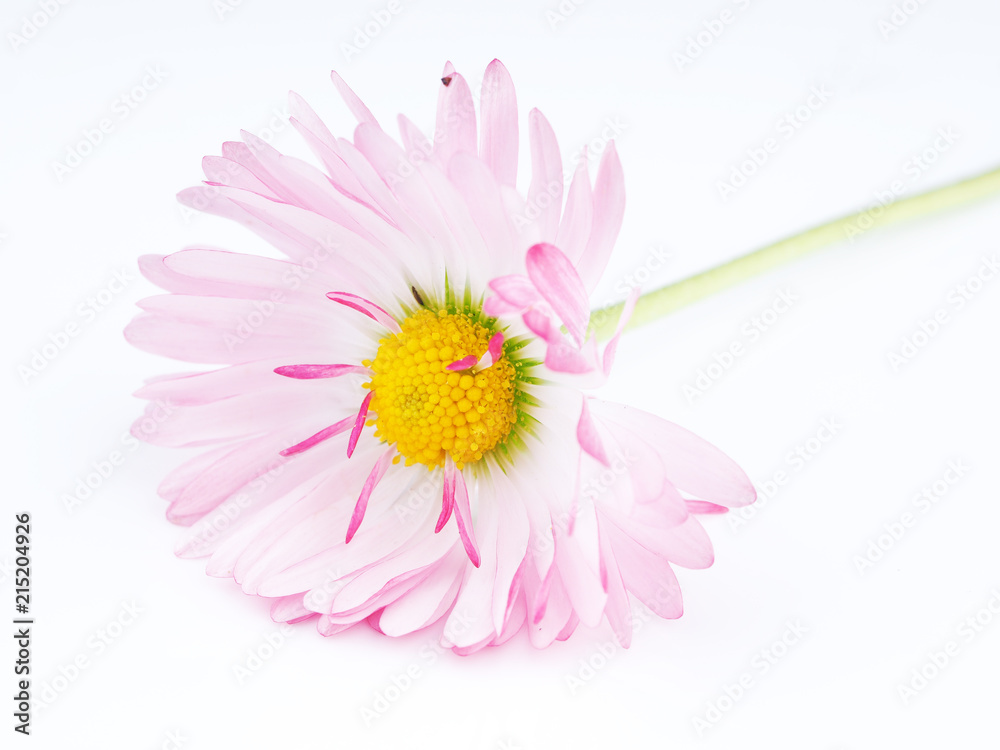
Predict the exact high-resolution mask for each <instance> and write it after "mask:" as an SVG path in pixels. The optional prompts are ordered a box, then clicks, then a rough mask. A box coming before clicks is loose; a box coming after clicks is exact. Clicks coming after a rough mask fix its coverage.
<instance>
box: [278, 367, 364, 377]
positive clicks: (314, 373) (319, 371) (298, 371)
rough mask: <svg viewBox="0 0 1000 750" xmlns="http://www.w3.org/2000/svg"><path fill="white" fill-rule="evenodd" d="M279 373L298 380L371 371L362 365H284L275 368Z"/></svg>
mask: <svg viewBox="0 0 1000 750" xmlns="http://www.w3.org/2000/svg"><path fill="white" fill-rule="evenodd" d="M274 371H275V372H276V373H277V374H278V375H284V376H285V377H286V378H295V379H296V380H314V379H317V378H336V377H339V376H341V375H347V374H349V373H352V372H359V373H370V372H371V370H369V369H368V368H367V367H361V366H360V365H283V366H282V367H276V368H274Z"/></svg>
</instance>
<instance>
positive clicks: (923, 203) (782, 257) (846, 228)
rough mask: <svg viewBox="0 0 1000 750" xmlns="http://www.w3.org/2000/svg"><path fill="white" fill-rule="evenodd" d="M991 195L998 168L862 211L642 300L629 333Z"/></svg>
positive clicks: (604, 317)
mask: <svg viewBox="0 0 1000 750" xmlns="http://www.w3.org/2000/svg"><path fill="white" fill-rule="evenodd" d="M995 192H1000V168H998V169H994V170H992V171H990V172H987V173H985V174H982V175H979V176H978V177H973V178H971V179H968V180H963V181H961V182H956V183H953V184H951V185H946V186H945V187H941V188H937V189H935V190H930V191H928V192H926V193H921V194H920V195H914V196H912V197H909V198H902V199H900V200H897V201H895V202H893V203H890V204H888V205H886V206H882V207H879V206H876V207H872V208H866V209H865V210H863V211H859V212H857V213H854V214H851V215H850V216H844V217H842V218H840V219H835V220H833V221H831V222H828V223H826V224H822V225H820V226H818V227H814V228H813V229H809V230H807V231H805V232H802V233H801V234H797V235H795V236H793V237H788V238H786V239H783V240H780V241H779V242H776V243H774V244H773V245H768V246H766V247H762V248H760V249H759V250H754V251H753V252H750V253H747V254H746V255H743V256H741V257H739V258H736V259H734V260H731V261H729V262H728V263H723V264H722V265H720V266H716V267H715V268H710V269H709V270H707V271H703V272H701V273H699V274H696V275H694V276H691V277H689V278H686V279H682V280H681V281H677V282H674V283H673V284H668V285H667V286H665V287H662V288H660V289H656V290H654V291H652V292H647V293H645V294H643V295H642V296H641V297H640V298H639V301H638V303H637V304H636V307H635V312H634V313H633V314H632V318H631V320H630V321H629V324H628V328H629V329H632V328H637V327H639V326H641V325H644V324H646V323H650V322H652V321H654V320H657V319H659V318H662V317H664V316H666V315H669V314H670V313H672V312H674V311H675V310H679V309H680V308H682V307H686V306H687V305H690V304H692V303H693V302H697V301H698V300H700V299H703V298H705V297H708V296H709V295H711V294H714V293H715V292H719V291H722V290H723V289H727V288H728V287H731V286H734V285H736V284H738V283H739V282H741V281H745V280H746V279H749V278H751V277H753V276H756V275H757V274H760V273H763V272H764V271H767V270H768V269H771V268H774V267H775V266H778V265H780V264H782V263H788V262H790V261H793V260H796V259H797V258H801V257H803V256H804V255H806V254H808V253H810V252H812V251H813V250H818V249H820V248H822V247H824V246H826V245H830V244H833V243H835V242H837V241H838V240H840V241H843V240H846V239H850V238H852V237H853V236H855V235H857V234H860V233H862V232H865V231H867V230H869V229H874V228H876V227H885V226H889V225H890V224H895V223H897V222H900V221H904V220H906V219H910V218H914V217H917V216H924V215H927V214H931V213H934V212H936V211H943V210H945V209H948V208H952V207H954V206H958V205H962V204H965V203H970V202H972V201H974V200H976V199H977V198H982V197H984V196H987V195H990V194H992V193H995ZM623 304H624V303H621V302H619V303H618V304H615V305H609V306H608V307H603V308H601V309H599V310H595V311H594V313H593V315H592V320H591V323H592V329H591V330H592V332H594V334H595V335H596V336H597V337H598V339H607V338H609V337H610V336H611V335H612V333H613V332H614V330H615V326H616V325H617V322H618V316H619V315H620V314H621V310H622V306H623Z"/></svg>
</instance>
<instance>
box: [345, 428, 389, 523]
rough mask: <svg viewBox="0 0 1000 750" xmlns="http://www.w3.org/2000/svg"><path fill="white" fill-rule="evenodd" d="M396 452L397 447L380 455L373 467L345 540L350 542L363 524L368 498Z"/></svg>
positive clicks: (359, 498) (355, 508) (352, 515)
mask: <svg viewBox="0 0 1000 750" xmlns="http://www.w3.org/2000/svg"><path fill="white" fill-rule="evenodd" d="M395 452H396V449H395V448H390V449H389V450H387V451H386V452H385V453H383V454H382V455H381V456H379V459H378V461H377V462H376V463H375V465H374V466H373V467H372V471H371V474H369V475H368V479H366V480H365V485H364V487H362V488H361V494H360V495H359V496H358V502H357V503H356V504H355V506H354V512H353V513H352V514H351V522H350V523H349V524H348V526H347V538H346V540H345V541H347V542H350V541H351V540H352V539H353V538H354V535H355V534H356V533H357V531H358V527H359V526H361V521H363V520H364V517H365V511H366V510H367V509H368V498H370V497H371V496H372V492H373V491H374V490H375V487H376V486H377V485H378V483H379V482H380V481H381V479H382V477H383V476H385V472H386V469H388V468H389V462H390V461H392V456H393V454H394V453H395Z"/></svg>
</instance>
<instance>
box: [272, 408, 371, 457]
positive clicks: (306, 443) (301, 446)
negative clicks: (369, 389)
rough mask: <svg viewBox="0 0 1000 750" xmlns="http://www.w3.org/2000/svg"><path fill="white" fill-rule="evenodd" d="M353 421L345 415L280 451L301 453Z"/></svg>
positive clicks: (290, 453)
mask: <svg viewBox="0 0 1000 750" xmlns="http://www.w3.org/2000/svg"><path fill="white" fill-rule="evenodd" d="M369 395H371V394H369ZM353 421H354V419H353V418H352V417H347V418H346V419H342V420H340V421H339V422H337V423H336V424H332V425H330V426H329V427H325V428H323V429H322V430H320V431H319V432H317V433H316V434H315V435H313V436H312V437H309V438H306V439H305V440H303V441H302V442H301V443H296V444H295V445H293V446H292V447H291V448H285V450H283V451H281V455H282V456H294V455H295V454H296V453H302V452H303V451H307V450H309V449H310V448H312V447H313V446H314V445H316V444H317V443H322V442H323V441H324V440H327V439H329V438H332V437H333V436H334V435H339V434H340V433H342V432H344V431H345V430H347V428H348V427H350V426H351V422H353Z"/></svg>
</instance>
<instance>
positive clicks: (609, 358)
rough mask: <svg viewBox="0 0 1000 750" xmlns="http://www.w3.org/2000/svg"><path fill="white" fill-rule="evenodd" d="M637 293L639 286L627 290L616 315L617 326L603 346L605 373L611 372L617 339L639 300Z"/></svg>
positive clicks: (638, 293)
mask: <svg viewBox="0 0 1000 750" xmlns="http://www.w3.org/2000/svg"><path fill="white" fill-rule="evenodd" d="M639 295H640V289H639V287H632V291H631V292H629V295H628V297H627V298H626V299H625V305H624V307H622V312H621V315H619V316H618V327H617V328H615V334H614V336H612V337H611V340H610V341H609V342H608V345H607V346H606V347H604V357H603V360H604V361H603V369H604V374H605V375H610V374H611V368H612V366H613V365H614V363H615V354H616V353H617V351H618V340H619V339H620V338H621V335H622V331H624V330H625V326H626V325H628V322H629V319H630V318H631V317H632V311H633V310H635V305H636V303H637V302H638V301H639Z"/></svg>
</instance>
